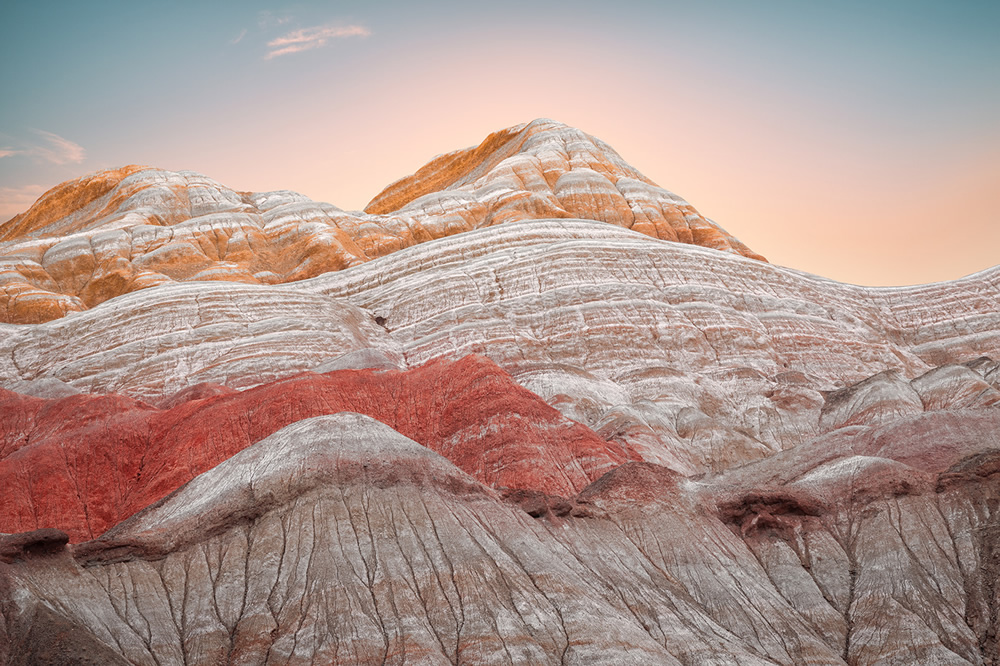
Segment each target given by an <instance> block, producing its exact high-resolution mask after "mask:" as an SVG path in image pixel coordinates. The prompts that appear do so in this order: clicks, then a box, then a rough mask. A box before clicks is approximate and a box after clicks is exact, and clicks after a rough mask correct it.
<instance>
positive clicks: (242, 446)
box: [0, 122, 1000, 666]
mask: <svg viewBox="0 0 1000 666" xmlns="http://www.w3.org/2000/svg"><path fill="white" fill-rule="evenodd" d="M157 173H158V174H159V175H155V174H157ZM151 175H155V178H163V179H164V180H163V181H162V182H161V183H160V184H159V185H156V186H148V187H147V186H146V185H144V183H147V182H148V181H147V180H144V179H147V177H149V176H151ZM155 178H154V180H155ZM178 178H179V179H180V181H183V183H181V184H178V183H180V181H176V180H172V179H178ZM199 179H200V180H199ZM130 188H131V189H130ZM616 192H617V194H616ZM171 197H173V198H171ZM671 197H672V195H669V194H667V193H665V192H663V191H662V190H659V189H658V188H655V187H654V186H652V185H651V184H649V183H648V182H647V181H645V180H644V179H643V178H642V177H641V176H640V175H639V174H637V173H635V172H634V171H632V170H630V168H629V167H628V166H627V165H625V164H624V162H621V160H620V158H618V157H617V155H615V154H614V153H613V151H611V150H610V149H609V148H607V147H606V146H604V145H603V144H600V142H597V141H596V140H593V139H591V138H590V137H587V136H586V135H584V134H582V133H579V132H577V131H575V130H571V129H569V128H565V127H562V126H558V125H554V124H551V123H546V122H537V123H533V124H531V125H528V126H525V127H519V128H514V129H512V130H507V131H504V132H500V133H497V134H495V135H493V136H491V137H490V138H489V139H487V141H486V142H484V144H483V145H481V146H480V147H478V148H476V149H471V150H468V151H460V152H458V153H452V154H449V155H445V156H442V157H440V158H438V159H437V160H435V161H434V162H432V163H431V164H429V165H428V166H427V167H425V168H424V169H422V170H420V171H419V172H418V173H416V174H414V176H411V177H409V178H407V179H404V180H402V181H400V182H398V183H396V184H394V185H392V186H390V187H389V188H387V189H386V191H385V192H383V193H382V194H381V195H379V197H377V198H376V199H375V200H374V201H373V202H372V203H371V204H370V205H369V207H368V211H367V212H366V213H363V214H361V213H343V212H338V211H335V210H333V209H332V207H326V208H323V206H322V205H319V204H314V203H312V202H308V201H304V200H302V199H301V198H296V195H292V194H290V193H271V194H268V195H243V194H237V193H232V192H229V191H227V190H225V188H221V186H218V185H217V184H212V183H210V182H209V181H207V179H203V178H202V177H199V176H194V175H193V174H185V175H176V174H163V173H162V172H155V171H154V172H150V171H149V170H144V169H136V170H134V171H132V172H122V173H119V174H107V173H106V174H98V175H96V176H92V177H89V178H88V179H83V180H82V181H79V182H78V184H77V185H74V186H73V187H70V188H68V189H65V190H64V191H61V192H58V191H57V192H56V193H54V194H50V195H49V198H48V199H43V200H42V201H41V202H40V203H39V204H38V205H36V207H35V208H33V209H32V211H29V213H28V214H26V215H25V216H22V217H19V218H17V219H16V220H15V221H16V224H13V225H11V226H9V227H7V226H5V227H4V229H3V231H2V233H5V234H12V235H11V236H7V238H8V240H6V241H4V244H3V246H2V248H3V252H5V253H7V254H5V255H4V256H6V257H7V260H10V261H14V260H13V259H11V257H15V259H16V261H17V262H22V263H20V264H17V265H16V266H15V265H14V264H13V263H8V264H7V266H8V272H7V273H6V274H5V275H6V276H7V278H9V280H8V282H7V283H6V284H7V290H8V291H7V294H8V296H10V295H11V294H14V293H15V292H17V289H21V288H22V287H23V289H25V290H27V291H24V292H23V295H22V296H18V297H17V298H13V299H10V298H9V299H8V316H9V318H12V320H16V321H22V322H23V321H28V320H32V319H34V320H39V321H40V320H43V319H49V321H46V322H44V323H36V324H18V325H14V324H0V386H3V387H5V388H6V389H7V390H2V389H0V416H2V418H0V488H2V489H3V491H2V493H0V530H5V531H8V532H18V533H16V534H0V664H3V665H4V666H8V665H14V664H17V665H21V664H33V663H63V662H66V661H67V660H68V659H76V660H77V661H78V662H83V663H133V664H160V665H163V664H218V663H241V664H256V663H282V664H307V663H553V664H555V663H564V664H565V663H580V664H583V663H586V664H590V663H606V664H629V663H635V664H650V663H658V664H659V663H662V664H775V663H777V664H851V665H855V664H900V665H902V664H915V663H918V664H968V665H973V664H974V665H977V666H980V665H982V666H996V665H998V664H1000V646H998V636H1000V585H998V583H997V581H998V580H1000V363H998V362H997V361H996V360H994V359H1000V310H998V308H997V303H1000V267H998V268H995V269H992V270H989V271H984V272H982V273H980V274H977V275H974V276H970V277H968V278H964V279H962V280H958V281H955V282H951V283H941V284H934V285H924V286H919V287H907V288H894V289H873V288H862V287H855V286H851V285H843V284H838V283H835V282H832V281H829V280H824V279H822V278H817V277H815V276H811V275H806V274H803V273H800V272H797V271H793V270H789V269H784V268H781V267H776V266H771V265H769V264H767V263H765V262H761V261H759V260H756V259H754V258H752V257H748V256H741V255H746V254H751V253H748V252H746V251H745V249H744V248H742V246H740V245H738V244H737V243H736V242H735V241H732V239H730V238H729V237H728V236H726V235H725V233H724V232H722V231H721V230H718V229H717V228H715V227H714V226H712V225H708V223H707V222H704V221H702V220H701V218H698V217H697V214H696V213H694V211H693V210H691V209H690V208H689V207H687V206H686V204H683V202H680V201H678V200H675V199H673V198H671ZM50 199H51V200H50ZM623 202H624V203H623ZM317 207H318V208H317ZM67 208H70V209H73V210H76V211H79V212H78V213H77V214H75V215H76V216H75V217H72V216H71V217H68V218H67V217H66V216H65V215H63V214H62V212H61V211H63V210H64V209H67ZM319 209H322V213H321V214H320V213H315V211H317V210H319ZM151 211H161V212H159V213H156V215H161V216H162V219H161V223H162V226H159V227H156V226H151V223H150V222H149V220H150V219H153V218H151V217H150V215H152V214H153V213H152V212H151ZM255 211H256V212H255ZM267 211H274V213H273V216H272V218H271V221H270V222H268V223H267V224H265V225H263V226H260V225H258V224H256V223H255V222H252V221H251V222H248V224H249V226H247V227H240V228H241V229H243V230H244V231H243V232H239V233H244V234H245V236H246V238H247V239H250V240H247V242H246V243H243V241H242V240H239V233H237V232H234V233H233V234H229V235H228V236H227V234H228V233H229V232H228V231H227V232H223V231H222V230H223V229H234V228H235V227H233V226H232V225H233V224H234V220H235V219H237V218H239V216H244V218H240V219H251V218H253V216H254V215H260V216H261V217H262V218H263V217H265V216H266V215H268V214H270V213H268V212H267ZM309 211H313V212H309ZM629 211H631V215H632V217H631V218H629ZM657 211H659V212H657ZM314 213H315V215H314ZM130 215H131V216H132V217H131V218H129V217H128V216H130ZM324 215H325V216H326V217H323V216H324ZM116 216H117V217H116ZM213 216H215V217H213ZM309 216H313V217H309ZM572 216H578V217H583V218H589V221H588V220H577V219H569V218H570V217H572ZM658 216H659V217H658ZM126 218H128V219H126ZM307 218H308V219H309V220H311V221H310V222H308V223H306V222H304V221H303V220H305V219H307ZM137 219H143V220H146V221H145V222H143V223H141V224H139V226H136V224H138V223H135V224H134V223H133V221H134V220H137ZM334 219H335V220H336V221H337V222H336V224H333V225H331V223H330V221H329V220H334ZM130 220H132V221H130ZM213 220H214V221H213ZM350 220H354V221H355V222H350ZM357 220H365V222H363V223H358V222H357ZM208 222H211V223H212V224H216V223H217V224H218V225H220V226H218V227H217V233H216V232H212V233H213V234H215V235H211V236H210V235H206V234H207V232H206V229H209V228H210V227H211V225H210V224H208ZM499 222H503V224H498V223H499ZM608 222H611V224H608ZM703 222H704V224H705V225H708V226H703ZM647 223H648V226H647ZM143 225H146V226H143ZM226 225H230V226H226ZM268 225H276V226H270V227H269V226H268ZM310 225H314V226H310ZM337 225H340V226H337ZM352 225H354V226H352ZM333 226H336V227H337V229H338V230H339V231H338V233H342V234H343V236H342V237H341V236H337V239H334V240H330V241H329V244H328V245H323V243H319V245H317V246H311V245H310V244H309V243H310V242H311V241H309V240H303V239H304V238H306V239H307V238H310V236H309V234H313V233H317V234H323V233H333V232H331V231H329V230H330V229H331V228H332V227H333ZM484 226H485V227H487V228H478V227H484ZM251 227H252V228H251ZM624 227H632V229H631V230H630V229H627V228H624ZM254 229H256V230H257V231H254ZM269 229H270V231H269ZM323 229H326V231H323ZM684 229H687V230H688V233H689V234H690V237H687V236H685V235H684V232H683V230H684ZM699 229H700V230H701V231H697V230H699ZM706 229H707V231H706ZM713 229H714V231H712V230H713ZM164 230H168V231H169V233H168V237H169V239H174V240H168V241H167V242H166V244H165V245H163V246H162V249H157V248H153V246H152V245H142V243H136V242H135V237H134V235H135V234H139V235H142V234H147V233H155V234H159V233H164ZM275 230H279V231H280V233H279V234H278V236H273V237H272V236H269V235H268V234H270V233H272V232H275ZM317 230H319V231H317ZM466 230H468V231H466ZM459 231H466V232H465V233H460V234H459V233H458V232H459ZM636 231H640V232H643V233H636ZM696 231H697V232H696ZM671 232H672V233H673V234H674V236H675V237H674V236H670V233H671ZM276 233H277V232H276ZM108 234H110V235H108ZM115 234H119V236H117V237H118V238H119V240H118V241H114V242H120V243H121V244H120V245H119V247H125V246H126V245H127V246H128V247H129V248H130V249H129V250H128V251H127V252H125V251H124V250H123V254H120V255H118V256H119V257H120V258H121V257H124V259H123V260H122V261H118V260H114V261H111V263H107V262H106V261H105V259H103V258H102V259H100V260H98V259H96V258H97V257H98V255H100V256H101V257H106V256H110V255H108V254H107V253H106V252H105V250H103V249H94V248H106V247H110V246H109V245H102V243H111V241H110V240H107V239H112V238H115V237H116V236H114V235H115ZM120 234H127V235H130V236H129V237H130V240H128V242H127V243H126V242H125V240H124V236H120ZM15 236H16V238H15ZM279 236H280V239H279V240H275V238H279ZM653 236H657V237H659V238H667V239H670V240H686V241H693V242H694V243H696V244H697V243H701V244H702V245H709V246H711V247H715V248H716V249H711V247H709V248H705V247H698V246H697V245H692V244H679V243H675V242H665V241H664V240H660V239H659V238H654V237H653ZM224 238H229V239H230V241H226V242H231V245H229V246H226V247H232V249H233V254H232V255H230V254H226V252H220V248H221V247H223V245H224V244H220V243H222V241H223V239H224ZM324 238H327V237H324ZM329 238H333V237H332V236H330V237H329ZM341 238H344V239H346V240H343V241H342V240H339V239H341ZM232 239H237V240H235V241H233V240H232ZM296 239H297V240H296ZM174 241H176V244H171V243H174ZM323 242H324V243H325V242H326V241H323ZM348 242H350V243H353V244H354V245H353V246H349V245H348V244H347V243H348ZM192 243H193V244H192ZM297 243H298V244H297ZM337 243H341V244H340V245H337ZM43 246H44V249H41V250H39V248H43ZM320 246H322V247H334V246H336V248H338V249H336V250H329V251H328V250H323V249H320V250H316V249H315V248H316V247H320ZM86 247H89V248H91V250H81V249H80V248H86ZM188 247H190V248H194V247H198V248H201V249H198V250H196V251H191V250H189V249H186V248H188ZM241 247H243V248H244V249H245V248H250V249H249V251H248V252H246V253H243V250H241V249H240V248H241ZM310 247H313V249H314V250H315V252H314V253H313V254H309V253H310V252H311V251H312V250H309V248H310ZM349 247H353V248H357V253H355V252H354V249H349V250H347V249H345V248H349ZM12 248H13V249H12ZM290 248H291V249H290ZM295 248H298V249H295ZM720 249H721V250H723V251H719V250H720ZM8 250H9V251H10V252H8ZM39 252H41V254H39ZM88 252H89V256H91V257H92V258H94V259H93V261H91V260H90V259H87V260H83V259H81V257H86V256H88ZM330 252H332V253H333V254H330ZM32 253H34V254H32ZM102 253H104V254H102ZM199 253H201V254H199ZM213 253H214V254H213ZM241 253H243V254H241ZM268 253H270V254H268ZM296 253H299V254H296ZM337 253H339V254H337ZM46 255H50V256H49V258H48V259H45V256H46ZM333 256H335V257H339V259H336V260H333V259H330V257H333ZM30 257H34V258H33V259H30ZM239 257H244V258H246V261H247V262H249V263H241V262H243V261H244V259H241V258H239ZM262 257H264V259H261V258H262ZM310 257H311V258H310ZM29 259H30V261H34V262H35V264H34V265H32V264H30V262H29ZM102 262H104V263H102ZM144 262H146V264H145V265H147V267H148V266H153V265H154V264H156V262H162V264H156V265H157V266H162V267H170V266H174V267H175V268H176V270H177V271H178V272H177V273H176V274H168V273H169V271H168V270H167V268H164V269H163V270H164V271H166V272H161V274H162V275H163V276H164V277H162V278H161V277H158V276H155V275H152V276H151V277H150V275H151V274H150V275H146V276H145V277H143V278H142V279H143V280H146V279H148V280H149V282H148V285H152V286H150V288H148V289H145V288H143V289H141V290H137V289H138V287H137V286H136V284H140V285H142V283H141V281H140V282H137V283H128V281H127V280H125V281H124V282H122V281H121V280H120V279H119V278H106V279H105V278H102V277H100V276H102V275H106V274H110V273H113V272H114V271H116V270H120V271H122V275H125V276H126V277H127V275H132V276H133V277H134V276H135V275H138V274H136V273H129V271H131V270H133V268H134V267H135V266H137V265H141V264H144ZM227 262H228V263H227ZM253 262H263V263H253ZM267 262H270V263H267ZM275 262H277V263H275ZM282 262H284V263H282ZM15 263H16V262H15ZM12 266H13V268H11V267H12ZM102 266H104V267H105V268H101V267H102ZM107 266H113V267H114V268H113V270H112V269H109V268H107ZM129 266H132V267H133V268H129ZM182 267H186V268H183V269H182ZM248 267H249V268H248ZM22 269H23V270H22ZM332 269H341V270H336V271H334V272H326V271H330V270H332ZM143 270H145V269H143ZM156 270H157V271H160V269H159V268H157V269H156ZM170 270H175V269H174V268H171V269H170ZM11 271H13V272H11ZM53 271H54V273H53ZM183 271H188V272H186V273H185V272H183ZM254 271H256V272H254ZM15 273H16V275H15ZM320 273H323V274H322V275H319V274H320ZM144 275H145V274H144ZM312 275H317V277H312V278H311V279H303V278H308V277H310V276H312ZM18 276H20V277H18ZM26 276H34V277H32V278H31V279H30V280H29V279H28V277H26ZM46 276H47V277H46ZM248 276H249V277H248ZM119 277H121V276H119ZM36 278H37V280H36ZM193 278H197V279H193ZM204 278H213V280H212V281H203V279H204ZM128 279H131V278H128ZM18 280H22V283H18V282H17V281H18ZM31 280H36V282H32V281H31ZM47 280H48V282H46V281H47ZM102 280H103V282H102ZM227 280H229V281H227ZM289 280H293V282H290V283H288V284H277V283H280V282H285V281H289ZM116 281H117V282H116ZM160 283H162V284H160ZM263 283H267V284H263ZM270 283H275V284H270ZM17 284H21V286H20V287H19V286H17ZM102 284H103V285H112V284H119V285H122V284H124V285H125V286H124V287H122V288H121V289H118V290H117V291H115V289H111V288H107V289H106V287H105V286H101V285H102ZM130 284H131V286H129V285H130ZM11 285H14V286H13V287H11ZM24 285H28V286H27V287H24ZM38 285H41V287H39V286H38ZM53 285H54V286H53ZM65 285H71V287H69V288H64V287H65ZM50 287H51V288H50ZM32 289H34V290H36V291H35V292H32V291H31V290H32ZM38 289H47V290H48V292H47V295H46V293H41V292H39V291H37V290H38ZM116 289H117V288H116ZM12 290H13V291H12ZM29 292H30V293H29ZM132 292H134V293H132ZM18 293H21V292H18ZM31 294H35V296H32V295H31ZM101 294H103V295H101ZM115 294H121V295H118V296H116V297H114V298H110V296H114V295H115ZM59 299H63V300H59ZM73 299H77V300H73ZM86 299H90V300H86ZM12 303H13V305H12ZM63 306H65V307H63ZM74 309H76V310H82V311H79V312H70V314H68V315H67V316H61V315H62V314H63V313H65V312H67V311H70V310H74ZM12 312H13V313H20V314H18V315H17V316H12V315H10V313H12ZM31 312H34V313H36V314H37V313H42V314H37V316H36V315H31V316H28V315H25V313H31ZM45 313H48V314H45ZM50 315H51V316H50ZM93 537H96V538H93ZM87 539H90V540H87Z"/></svg>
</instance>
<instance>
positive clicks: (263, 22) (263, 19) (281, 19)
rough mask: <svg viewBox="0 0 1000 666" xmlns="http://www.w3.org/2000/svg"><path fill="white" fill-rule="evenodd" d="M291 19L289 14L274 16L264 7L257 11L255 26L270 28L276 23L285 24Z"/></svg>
mask: <svg viewBox="0 0 1000 666" xmlns="http://www.w3.org/2000/svg"><path fill="white" fill-rule="evenodd" d="M291 20H292V17H291V16H275V15H274V14H272V13H271V12H269V11H267V10H266V9H265V10H264V11H262V12H258V13H257V27H259V28H271V27H273V26H276V25H285V24H286V23H288V22H290V21H291Z"/></svg>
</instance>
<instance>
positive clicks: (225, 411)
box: [0, 356, 638, 541]
mask: <svg viewBox="0 0 1000 666" xmlns="http://www.w3.org/2000/svg"><path fill="white" fill-rule="evenodd" d="M206 393H207V394H208V395H207V396H206ZM178 398H180V399H179V400H178ZM185 398H187V399H186V400H185ZM167 405H168V406H170V408H169V409H165V410H161V409H156V408H154V407H152V406H150V405H148V404H145V403H143V402H139V401H136V400H133V399H130V398H124V397H121V396H83V395H80V396H73V397H69V398H62V399H58V400H49V401H45V400H37V399H31V398H26V397H23V396H20V395H18V394H15V393H11V392H7V391H3V390H0V412H3V413H9V414H11V415H16V417H17V418H12V419H10V420H6V419H5V422H4V426H3V430H2V433H0V435H2V439H0V487H2V488H5V492H4V493H3V494H2V495H0V532H23V531H28V530H34V529H37V528H40V527H48V526H58V527H59V529H62V530H65V531H66V532H67V533H69V535H70V536H71V537H72V539H73V540H74V541H81V540H84V539H89V538H93V537H95V536H98V535H100V534H101V533H103V532H104V531H105V530H107V529H108V528H109V527H112V526H114V525H115V524H117V523H119V522H120V521H122V520H124V519H125V518H128V517H129V516H130V515H132V514H133V513H135V512H136V511H138V510H139V509H142V508H143V507H146V506H148V505H149V504H151V503H152V502H154V501H156V500H158V499H160V498H162V497H163V496H165V495H167V494H169V493H170V492H172V491H173V490H175V489H176V488H177V487H178V486H180V485H182V484H183V483H185V482H187V481H189V480H190V479H192V478H193V477H195V476H196V475H198V474H201V473H202V472H205V471H207V470H209V469H211V468H212V467H214V466H215V465H217V464H219V463H220V462H222V461H224V460H226V459H228V458H230V457H231V456H233V455H234V454H236V453H238V452H239V451H242V450H243V449H244V448H246V447H247V446H249V445H250V444H253V443H254V442H257V441H260V440H262V439H264V438H265V437H267V436H268V435H270V434H272V433H274V432H275V431H277V430H279V429H281V428H283V427H285V426H287V425H289V424H292V423H295V422H296V421H301V420H303V419H307V418H311V417H314V416H318V415H321V414H335V413H337V412H345V411H349V412H363V413H365V414H368V415H370V416H372V417H374V418H376V419H378V420H379V421H381V422H383V423H385V424H388V425H389V426H390V427H392V428H394V429H395V430H397V431H399V432H400V433H402V434H404V435H406V436H407V437H410V438H412V439H414V440H416V441H418V442H420V443H421V444H423V445H424V446H426V447H428V448H429V449H431V450H434V451H437V452H439V453H442V454H443V455H445V456H447V457H448V458H449V459H450V460H452V461H453V462H454V463H455V464H456V465H458V466H459V467H460V468H462V469H463V470H465V471H466V472H468V473H469V474H472V475H473V476H475V477H476V478H477V479H479V480H480V481H481V482H483V483H486V484H488V485H490V486H494V487H503V488H514V489H517V488H530V489H533V490H539V491H542V492H545V493H550V494H562V495H573V494H575V493H576V492H579V491H580V490H582V489H583V487H584V486H586V485H587V484H588V483H590V482H591V481H593V480H594V479H596V478H598V477H599V476H601V475H602V474H604V473H605V472H607V471H609V470H610V469H612V468H613V467H616V466H617V465H620V464H621V463H623V462H625V461H626V460H629V459H637V458H638V456H636V455H635V454H634V453H631V452H630V451H627V450H625V449H624V448H623V447H622V446H621V445H620V444H618V443H616V442H606V441H605V440H603V439H601V438H600V437H598V436H597V435H596V434H595V433H593V432H592V431H591V430H589V429H588V428H586V427H585V426H583V425H580V424H578V423H574V422H572V421H570V420H569V419H567V418H566V417H564V416H563V415H562V414H560V413H559V412H558V411H556V410H555V409H553V408H552V407H550V406H548V405H547V404H546V403H545V402H544V401H542V400H541V399H540V398H538V397H537V396H535V395H534V394H532V393H530V392H528V391H527V390H525V389H523V388H521V387H520V386H518V385H517V384H515V383H514V382H513V381H512V380H511V379H510V376H509V375H507V374H506V373H505V372H503V371H502V370H501V369H500V368H498V367H497V366H496V365H495V364H493V363H492V362H491V361H489V360H487V359H485V358H482V357H474V356H470V357H466V358H465V359H462V360H461V361H458V362H447V361H439V362H431V363H428V364H426V365H424V366H422V367H419V368H416V369H413V370H410V371H409V372H398V371H395V372H394V371H390V372H381V373H376V372H373V371H370V370H360V371H356V370H355V371H352V370H341V371H336V372H333V373H331V374H328V375H314V374H303V375H299V376H296V377H292V378H289V379H286V380H282V381H278V382H273V383H271V384H266V385H264V386H260V387H258V388H256V389H252V390H248V391H245V392H240V393H237V392H231V391H218V390H217V389H215V390H212V387H211V386H209V387H204V385H201V386H199V387H195V390H188V391H184V392H183V393H182V395H180V396H177V397H175V398H171V399H170V400H168V401H167Z"/></svg>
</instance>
